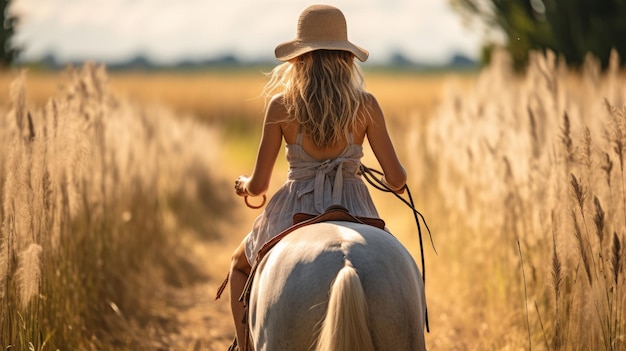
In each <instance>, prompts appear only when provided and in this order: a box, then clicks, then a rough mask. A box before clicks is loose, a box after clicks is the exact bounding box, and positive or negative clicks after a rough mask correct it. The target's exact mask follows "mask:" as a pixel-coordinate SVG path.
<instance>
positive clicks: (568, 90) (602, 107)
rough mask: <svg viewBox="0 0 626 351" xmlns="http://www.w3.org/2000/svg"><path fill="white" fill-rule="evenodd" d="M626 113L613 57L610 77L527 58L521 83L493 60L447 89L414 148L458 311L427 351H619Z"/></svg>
mask: <svg viewBox="0 0 626 351" xmlns="http://www.w3.org/2000/svg"><path fill="white" fill-rule="evenodd" d="M625 103H626V85H625V83H624V75H623V73H620V71H619V58H618V57H617V55H616V54H615V53H614V54H613V55H612V58H611V64H610V67H609V69H608V70H607V71H606V72H601V71H600V66H599V64H598V62H597V61H596V60H595V59H593V58H592V57H589V58H588V59H587V62H586V64H585V66H584V69H583V70H582V71H580V72H571V71H569V70H568V69H567V68H566V67H565V65H564V64H563V62H561V60H559V59H558V57H556V56H555V55H554V54H552V53H550V52H547V53H546V54H540V53H535V54H533V55H532V56H531V60H530V64H529V66H528V69H527V72H526V73H525V74H524V75H521V76H519V75H516V74H514V73H513V72H512V71H511V69H510V60H509V58H508V56H506V55H505V54H502V53H501V54H499V55H498V56H496V57H495V60H494V61H493V63H492V64H491V65H490V66H489V67H488V68H486V69H485V70H484V71H482V72H481V73H480V75H479V76H478V78H477V80H476V83H475V84H474V86H472V87H471V89H469V90H468V89H458V88H455V87H454V85H450V87H449V88H448V90H447V92H446V93H445V95H444V98H443V99H442V104H441V106H440V108H439V111H438V112H437V113H436V114H435V115H434V116H433V118H432V119H430V120H429V123H428V127H427V130H426V131H425V132H423V133H422V134H419V133H418V135H417V136H416V137H415V138H417V139H418V141H419V142H420V143H421V145H422V146H423V147H424V148H425V151H424V155H423V156H424V158H423V160H422V161H423V162H421V163H419V164H416V165H414V167H413V169H414V170H415V171H416V172H420V174H421V177H422V178H423V179H427V180H428V182H429V184H434V185H435V189H433V191H431V195H432V196H434V198H435V199H438V200H435V201H434V202H433V204H434V208H433V209H436V210H437V211H439V213H441V216H439V215H437V217H438V219H437V222H438V227H439V230H438V231H437V232H438V233H439V236H440V237H439V245H440V247H441V246H442V247H443V248H441V251H442V252H443V254H442V255H441V256H443V257H440V258H443V260H436V261H437V264H438V265H440V266H445V268H440V270H441V273H442V274H445V275H447V276H448V278H447V281H446V284H449V286H448V288H457V289H458V290H456V291H455V294H456V295H454V294H452V295H451V294H448V295H445V296H446V297H447V298H449V299H460V300H462V301H463V304H462V305H461V306H464V307H460V308H463V311H462V312H456V313H458V315H454V316H452V318H456V319H458V320H457V322H455V323H452V324H450V321H449V319H450V316H449V315H444V314H443V313H442V315H437V314H435V316H436V317H437V318H435V321H434V322H433V323H432V324H434V325H437V324H438V323H441V324H444V325H447V326H448V327H450V328H451V329H453V330H452V331H451V330H447V331H445V332H440V333H439V334H436V335H434V336H433V338H432V343H431V346H433V345H434V346H435V347H437V346H439V347H445V348H447V349H454V350H456V349H459V350H461V349H472V350H500V349H505V348H506V349H518V348H520V349H521V348H524V349H542V350H544V349H545V350H624V349H626V277H625V275H626V271H625V269H624V268H625V265H626V255H625V254H624V245H625V243H626V190H625V186H626V183H625V182H626V179H625V175H624V162H626V158H625V156H626V155H625V153H626V150H625V148H624V146H625V145H626V105H625ZM431 200H432V199H431ZM431 212H432V211H431ZM517 245H519V248H520V249H519V251H518V247H517ZM520 256H521V257H520ZM522 262H523V263H522ZM434 284H435V285H437V284H438V283H437V282H434ZM436 289H437V288H436ZM436 289H435V290H436ZM431 298H432V299H433V300H435V305H438V304H443V302H442V301H438V298H437V296H434V297H433V294H431ZM442 309H443V308H442ZM433 310H434V311H436V309H433ZM446 313H451V312H450V311H449V310H446ZM452 313H454V312H452ZM527 316H528V317H527ZM432 324H431V325H432ZM455 328H456V330H454V329H455ZM463 329H464V330H463ZM459 334H463V335H471V336H472V341H470V342H467V340H466V343H465V344H464V345H459V343H458V340H457V342H456V343H455V342H454V340H453V338H454V337H455V336H458V335H459ZM446 346H447V347H446Z"/></svg>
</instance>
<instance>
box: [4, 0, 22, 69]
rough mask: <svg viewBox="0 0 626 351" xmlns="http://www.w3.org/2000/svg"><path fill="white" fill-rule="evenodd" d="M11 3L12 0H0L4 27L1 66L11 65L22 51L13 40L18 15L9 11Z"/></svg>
mask: <svg viewBox="0 0 626 351" xmlns="http://www.w3.org/2000/svg"><path fill="white" fill-rule="evenodd" d="M10 5H11V0H0V10H1V11H2V23H3V26H2V28H0V67H2V68H6V67H8V66H10V65H11V64H12V63H13V61H15V59H17V57H18V55H19V54H20V52H21V51H22V49H21V48H20V47H18V46H16V45H15V44H14V42H13V38H14V36H15V28H16V27H17V24H18V17H17V16H15V15H13V14H11V13H10V12H9V8H10Z"/></svg>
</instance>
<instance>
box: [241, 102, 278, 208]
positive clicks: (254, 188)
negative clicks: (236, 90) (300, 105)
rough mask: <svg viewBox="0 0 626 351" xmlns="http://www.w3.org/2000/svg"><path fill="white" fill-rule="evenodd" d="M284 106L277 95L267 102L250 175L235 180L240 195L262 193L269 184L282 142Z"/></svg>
mask: <svg viewBox="0 0 626 351" xmlns="http://www.w3.org/2000/svg"><path fill="white" fill-rule="evenodd" d="M285 114H286V111H285V108H284V106H283V105H282V102H281V100H280V98H279V97H274V98H272V100H271V101H270V102H269V105H268V107H267V111H266V112H265V121H264V123H263V134H262V136H261V143H260V144H259V150H258V153H257V158H256V164H255V165H254V171H253V172H252V176H250V177H247V176H240V177H239V178H237V181H236V182H235V184H236V185H238V186H239V187H238V188H237V194H238V195H240V196H245V195H251V196H258V195H262V194H264V193H265V192H266V191H267V189H268V188H269V185H270V180H271V178H272V171H273V170H274V164H275V163H276V158H277V157H278V152H279V151H280V146H281V144H282V139H283V132H282V129H281V126H280V123H278V122H279V121H281V120H283V119H284V116H285Z"/></svg>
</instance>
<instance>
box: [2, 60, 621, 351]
mask: <svg viewBox="0 0 626 351" xmlns="http://www.w3.org/2000/svg"><path fill="white" fill-rule="evenodd" d="M508 67H509V66H508V58H507V56H506V55H505V54H500V55H499V56H497V59H496V60H494V61H493V62H492V64H491V65H490V66H489V67H486V68H484V69H483V70H482V71H480V72H478V73H472V72H468V73H453V72H450V73H436V74H434V73H433V74H426V73H418V72H403V71H400V72H398V71H378V70H366V71H365V78H366V83H367V88H368V90H369V91H371V92H372V93H374V95H376V96H377V98H378V99H379V101H380V104H381V106H382V108H383V111H384V112H385V114H386V117H387V121H388V124H389V129H390V133H391V136H392V139H393V140H394V143H395V144H396V145H397V148H398V152H399V154H400V157H401V159H402V160H403V162H404V164H405V165H406V167H407V170H408V172H409V186H410V188H411V191H412V193H413V195H414V197H415V198H416V202H417V206H418V208H419V210H420V211H421V212H422V213H423V214H424V216H425V218H426V220H427V222H428V225H429V227H430V229H431V231H432V233H433V241H434V246H435V247H436V249H437V253H435V251H434V250H433V249H432V248H430V242H429V240H428V239H427V238H426V240H425V255H426V275H427V281H426V293H427V300H428V304H429V305H428V307H429V315H430V325H431V332H430V333H429V334H427V339H426V340H427V346H428V347H429V349H430V350H529V349H536V350H624V349H626V301H625V296H626V294H625V293H624V291H626V287H625V285H626V278H624V274H625V273H626V272H624V266H625V265H626V258H625V257H626V255H625V254H624V243H625V240H626V208H625V204H626V192H625V190H624V187H625V185H626V184H625V181H626V180H625V179H624V170H623V162H624V155H623V154H624V152H625V151H624V150H623V147H624V144H625V143H626V105H625V103H626V86H625V84H624V77H625V76H624V73H623V72H620V70H619V68H618V67H619V58H618V57H616V56H614V58H613V63H612V66H611V67H610V69H609V70H608V71H606V72H601V71H600V69H599V66H598V64H597V63H596V62H595V61H594V60H593V58H589V60H588V62H587V63H586V65H585V67H584V69H583V70H581V71H572V70H568V69H567V68H565V67H564V65H563V64H562V63H560V61H559V60H558V58H557V57H556V56H555V55H553V54H551V53H547V54H539V53H536V54H534V55H533V57H532V60H531V64H530V66H529V67H528V70H527V72H526V73H524V74H516V73H513V72H512V71H511V70H510V69H509V68H508ZM263 70H265V71H267V70H268V69H267V68H258V69H247V70H241V71H235V70H227V71H206V72H156V73H155V72H151V73H144V72H133V73H128V72H125V73H121V72H120V73H118V72H109V73H107V72H106V70H105V68H104V67H100V66H97V65H93V64H86V65H85V66H84V67H81V68H68V69H67V70H65V71H64V72H62V73H54V72H52V73H51V72H37V71H35V72H22V73H18V72H4V73H2V74H0V111H1V113H0V125H1V126H2V128H1V129H0V147H1V149H0V199H1V204H2V206H0V223H1V236H0V249H1V252H0V344H2V346H3V347H5V348H7V347H11V349H20V350H21V349H24V350H27V349H28V350H47V349H52V350H57V349H59V350H163V349H168V350H222V349H225V348H226V346H227V345H228V343H229V341H230V339H231V338H232V335H233V332H234V331H233V330H232V327H231V321H230V315H229V310H228V302H227V301H222V300H218V301H213V294H214V292H215V289H216V287H217V286H218V285H219V283H220V282H221V278H223V273H225V270H226V268H227V267H228V259H229V256H230V252H231V251H232V250H233V249H234V247H235V245H236V244H237V243H238V241H239V240H241V238H243V236H244V235H245V233H246V232H247V230H248V229H249V226H250V224H251V221H252V220H253V218H254V216H256V215H258V211H252V210H249V209H246V208H245V207H244V206H243V204H242V202H241V201H240V199H239V198H237V197H236V196H235V195H234V193H233V192H231V191H230V190H231V187H232V186H231V184H232V181H233V180H234V179H235V177H236V176H238V175H239V174H242V173H249V172H250V171H251V170H252V166H253V163H254V157H255V153H256V147H257V143H258V140H259V138H260V126H261V122H262V116H263V106H264V101H263V100H262V99H261V98H259V93H260V92H261V90H262V87H263V85H264V83H265V81H266V77H265V76H264V75H263V74H262V73H261V71H263ZM366 153H367V150H366ZM364 162H365V163H366V164H367V165H369V166H370V167H375V168H376V167H377V165H376V164H375V160H374V159H373V158H372V156H371V153H369V156H367V157H366V158H365V160H364ZM285 171H286V166H285V163H284V161H279V162H278V164H277V166H276V170H275V172H274V177H273V180H272V181H273V183H272V187H271V188H270V192H272V191H273V190H275V189H276V187H278V186H279V185H280V183H281V182H282V181H283V180H284V174H285ZM372 194H373V197H374V201H375V203H376V204H377V206H378V208H379V210H380V212H381V216H382V217H383V218H384V219H385V220H386V222H387V224H388V226H389V228H390V229H391V231H392V232H393V233H394V234H395V235H396V236H397V237H398V238H399V239H400V240H401V241H402V242H403V243H404V244H405V245H406V246H407V247H408V248H409V250H410V251H411V252H412V253H413V255H414V257H415V258H416V260H418V261H419V258H420V257H419V255H420V251H419V246H418V244H417V238H416V236H417V232H416V229H415V223H414V222H413V217H412V214H411V212H410V211H408V209H406V208H405V207H403V206H404V205H402V204H401V203H400V202H399V201H397V200H396V199H395V198H393V197H391V196H390V195H388V194H382V193H378V192H376V191H375V190H373V189H372Z"/></svg>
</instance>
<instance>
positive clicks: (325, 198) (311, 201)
mask: <svg viewBox="0 0 626 351" xmlns="http://www.w3.org/2000/svg"><path fill="white" fill-rule="evenodd" d="M362 157H363V147H362V146H361V145H359V144H355V143H354V137H353V135H352V134H350V135H349V139H348V145H346V148H345V149H344V150H343V151H342V152H341V154H340V155H339V156H338V157H336V158H334V159H332V160H326V161H317V160H315V159H314V158H313V157H311V156H310V155H309V154H308V153H307V152H306V151H305V150H304V149H303V148H302V134H301V133H298V135H297V137H296V143H295V144H287V146H286V158H287V162H288V163H289V172H288V173H287V181H286V182H285V183H284V184H283V185H282V186H281V187H280V188H279V189H278V191H277V192H276V194H274V196H273V197H272V198H271V199H270V200H269V201H268V203H267V206H266V207H265V210H264V211H263V213H261V215H259V217H257V218H256V219H255V220H254V222H253V224H252V231H251V232H250V233H249V234H248V235H247V236H246V238H245V242H246V257H247V259H248V262H249V263H250V264H252V263H254V261H255V260H256V257H257V253H258V251H259V250H260V249H261V247H263V245H264V244H265V243H266V242H268V241H269V240H271V239H272V238H273V237H274V236H276V235H278V234H280V232H282V231H283V230H285V229H287V228H289V227H290V226H291V225H292V224H293V215H294V214H296V213H298V212H303V213H309V214H321V213H323V212H324V211H325V210H326V209H327V208H328V207H330V206H331V205H341V206H344V207H345V208H347V209H348V210H349V211H350V214H352V215H354V216H361V217H373V218H379V215H378V212H377V211H376V207H374V202H373V201H372V198H371V196H370V193H369V190H368V189H367V186H366V185H365V183H364V182H363V180H362V179H361V176H360V174H359V166H360V164H361V158H362Z"/></svg>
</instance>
